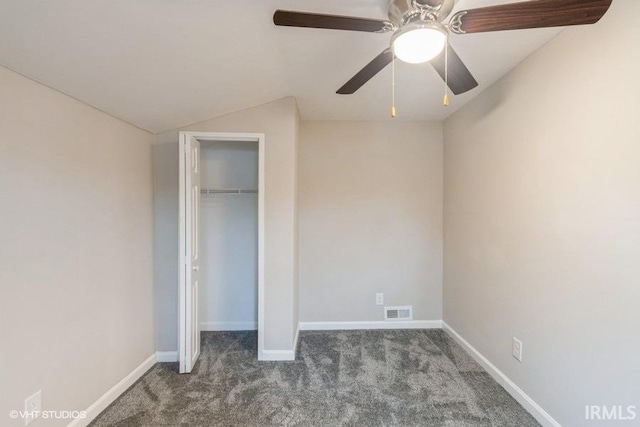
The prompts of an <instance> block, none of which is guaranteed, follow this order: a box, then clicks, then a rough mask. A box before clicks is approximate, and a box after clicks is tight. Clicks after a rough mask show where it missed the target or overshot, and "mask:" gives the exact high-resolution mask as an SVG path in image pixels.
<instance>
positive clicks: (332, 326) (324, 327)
mask: <svg viewBox="0 0 640 427" xmlns="http://www.w3.org/2000/svg"><path fill="white" fill-rule="evenodd" d="M299 327H300V330H301V331H338V330H355V329H441V328H442V320H407V321H390V322H385V321H379V322H300V326H299Z"/></svg>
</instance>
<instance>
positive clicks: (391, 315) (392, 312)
mask: <svg viewBox="0 0 640 427" xmlns="http://www.w3.org/2000/svg"><path fill="white" fill-rule="evenodd" d="M412 319H413V306H412V305H406V306H403V307H385V308H384V320H388V321H394V320H412Z"/></svg>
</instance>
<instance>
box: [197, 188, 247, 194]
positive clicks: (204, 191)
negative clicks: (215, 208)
mask: <svg viewBox="0 0 640 427" xmlns="http://www.w3.org/2000/svg"><path fill="white" fill-rule="evenodd" d="M257 193H258V190H222V189H204V188H203V189H202V190H200V194H257Z"/></svg>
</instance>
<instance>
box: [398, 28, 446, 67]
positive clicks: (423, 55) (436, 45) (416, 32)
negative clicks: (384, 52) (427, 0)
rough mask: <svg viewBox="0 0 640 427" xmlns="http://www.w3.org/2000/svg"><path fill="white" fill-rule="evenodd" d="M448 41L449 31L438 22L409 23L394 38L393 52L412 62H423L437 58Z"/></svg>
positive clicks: (400, 57) (401, 58)
mask: <svg viewBox="0 0 640 427" xmlns="http://www.w3.org/2000/svg"><path fill="white" fill-rule="evenodd" d="M446 43H447V33H446V30H445V29H444V27H442V25H441V24H438V23H437V22H419V23H416V24H409V25H407V26H406V27H404V28H402V29H401V30H400V31H398V32H397V33H396V34H395V35H394V36H393V39H392V46H393V53H394V54H395V55H396V56H397V57H398V59H400V60H402V61H404V62H408V63H410V64H421V63H423V62H427V61H430V60H432V59H433V58H435V57H436V56H438V55H439V54H440V52H442V50H443V49H444V46H445V44H446Z"/></svg>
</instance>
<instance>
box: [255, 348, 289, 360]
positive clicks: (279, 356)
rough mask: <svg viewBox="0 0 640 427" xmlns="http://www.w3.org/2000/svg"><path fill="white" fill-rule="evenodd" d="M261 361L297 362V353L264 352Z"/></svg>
mask: <svg viewBox="0 0 640 427" xmlns="http://www.w3.org/2000/svg"><path fill="white" fill-rule="evenodd" d="M260 360H263V361H276V360H283V361H284V360H296V353H295V351H293V350H262V359H260Z"/></svg>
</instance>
